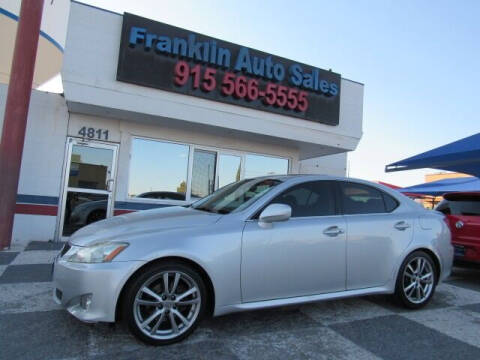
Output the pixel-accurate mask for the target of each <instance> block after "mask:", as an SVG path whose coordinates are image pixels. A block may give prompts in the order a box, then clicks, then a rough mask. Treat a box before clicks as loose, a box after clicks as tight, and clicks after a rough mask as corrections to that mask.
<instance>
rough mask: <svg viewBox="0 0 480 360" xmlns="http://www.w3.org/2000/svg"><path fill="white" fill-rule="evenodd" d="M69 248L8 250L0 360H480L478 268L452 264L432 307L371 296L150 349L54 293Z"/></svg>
mask: <svg viewBox="0 0 480 360" xmlns="http://www.w3.org/2000/svg"><path fill="white" fill-rule="evenodd" d="M60 246H61V244H55V243H42V242H32V243H30V244H29V245H28V246H27V247H25V248H17V249H15V248H14V249H12V250H11V251H8V252H0V359H42V360H43V359H115V360H121V359H163V358H165V359H169V358H172V359H448V360H452V359H476V360H478V359H480V336H479V334H480V269H478V268H477V269H475V268H472V269H465V268H454V272H453V274H452V276H451V277H450V278H449V279H448V281H447V282H445V283H443V284H441V285H439V287H438V288H437V291H436V294H435V296H434V298H433V300H432V302H431V303H430V304H429V305H428V306H427V307H426V308H424V309H422V310H418V311H409V310H406V309H403V308H401V307H398V306H397V305H395V304H394V303H392V302H391V301H390V298H389V297H388V296H368V297H362V298H352V299H346V300H337V301H328V302H321V303H316V304H308V305H303V306H297V307H284V308H279V309H272V310H264V311H254V312H247V313H239V314H232V315H227V316H223V317H218V318H214V319H206V320H204V321H203V322H202V324H201V325H200V327H199V328H198V329H197V330H196V331H195V332H194V333H193V334H192V336H190V337H189V338H188V339H187V340H185V341H183V342H182V343H179V344H175V345H170V346H166V347H152V346H147V345H144V344H142V343H140V342H138V341H137V340H135V339H134V338H133V337H132V336H131V335H130V334H129V333H128V331H127V330H126V329H125V327H124V326H123V325H122V324H115V325H109V324H85V323H81V322H80V321H78V320H76V319H75V318H73V317H72V316H71V315H69V314H68V313H67V312H66V311H64V310H62V309H60V308H59V307H58V305H56V304H55V303H54V302H53V300H52V297H51V294H52V283H51V272H50V263H51V261H52V259H53V257H54V256H55V255H56V253H57V252H58V250H59V247H60Z"/></svg>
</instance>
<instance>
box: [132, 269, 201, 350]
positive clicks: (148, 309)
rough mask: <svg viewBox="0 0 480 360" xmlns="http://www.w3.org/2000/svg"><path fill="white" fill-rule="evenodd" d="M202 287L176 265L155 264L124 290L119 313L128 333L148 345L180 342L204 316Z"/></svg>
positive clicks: (194, 276) (198, 278) (198, 279)
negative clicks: (123, 299) (122, 315)
mask: <svg viewBox="0 0 480 360" xmlns="http://www.w3.org/2000/svg"><path fill="white" fill-rule="evenodd" d="M206 304H207V292H206V288H205V284H204V282H203V280H202V278H201V276H199V275H198V274H197V273H196V272H195V271H194V270H193V269H191V268H190V267H189V266H186V265H184V264H183V263H180V262H166V263H159V264H155V265H154V266H152V267H150V268H147V270H146V271H145V272H144V273H142V274H141V275H140V276H138V277H137V278H136V279H135V280H134V281H133V282H132V283H131V284H130V285H129V287H128V288H127V290H126V293H125V301H124V303H123V306H124V307H123V312H124V316H125V319H126V321H127V324H128V327H129V329H130V331H131V332H132V333H133V334H134V335H135V336H136V337H137V338H138V339H140V340H142V341H144V342H146V343H148V344H152V345H167V344H171V343H174V342H177V341H181V340H183V339H184V338H186V337H187V336H188V335H190V334H191V333H192V332H193V330H195V328H196V326H197V325H198V322H199V321H200V319H201V318H202V316H203V315H204V313H205V309H206Z"/></svg>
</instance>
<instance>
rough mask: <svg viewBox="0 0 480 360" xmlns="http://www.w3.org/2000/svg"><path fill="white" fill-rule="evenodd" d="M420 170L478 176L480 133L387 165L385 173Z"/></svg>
mask: <svg viewBox="0 0 480 360" xmlns="http://www.w3.org/2000/svg"><path fill="white" fill-rule="evenodd" d="M422 168H432V169H440V170H448V171H455V172H461V173H464V174H470V175H474V176H480V133H478V134H476V135H472V136H469V137H466V138H464V139H461V140H458V141H454V142H452V143H450V144H447V145H443V146H440V147H438V148H436V149H433V150H430V151H427V152H424V153H421V154H418V155H415V156H412V157H409V158H408V159H404V160H401V161H397V162H394V163H392V164H390V165H387V166H386V167H385V171H386V172H393V171H402V170H411V169H422ZM477 189H478V188H477Z"/></svg>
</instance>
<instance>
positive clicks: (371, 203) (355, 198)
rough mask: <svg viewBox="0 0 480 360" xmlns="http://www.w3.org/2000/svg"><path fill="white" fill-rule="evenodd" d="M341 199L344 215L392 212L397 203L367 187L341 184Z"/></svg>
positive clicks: (348, 183)
mask: <svg viewBox="0 0 480 360" xmlns="http://www.w3.org/2000/svg"><path fill="white" fill-rule="evenodd" d="M341 197H342V204H343V212H344V213H345V214H379V213H387V212H392V211H393V210H395V209H396V208H397V206H398V205H399V204H398V201H397V200H395V199H394V198H393V197H391V196H390V195H388V194H385V193H384V192H382V191H380V190H378V189H376V188H373V187H371V186H368V185H363V184H358V183H350V182H342V183H341Z"/></svg>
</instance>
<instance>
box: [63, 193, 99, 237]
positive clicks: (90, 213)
mask: <svg viewBox="0 0 480 360" xmlns="http://www.w3.org/2000/svg"><path fill="white" fill-rule="evenodd" d="M107 206H108V195H103V194H89V193H82V192H78V191H69V192H68V193H67V200H66V202H65V218H64V221H63V234H62V235H63V236H70V235H72V234H73V233H74V232H75V231H77V230H78V229H80V228H81V227H83V226H85V225H89V224H91V223H94V222H96V221H99V220H103V219H105V218H106V216H107Z"/></svg>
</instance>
